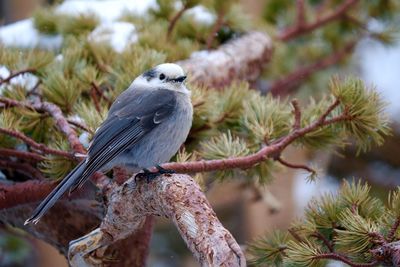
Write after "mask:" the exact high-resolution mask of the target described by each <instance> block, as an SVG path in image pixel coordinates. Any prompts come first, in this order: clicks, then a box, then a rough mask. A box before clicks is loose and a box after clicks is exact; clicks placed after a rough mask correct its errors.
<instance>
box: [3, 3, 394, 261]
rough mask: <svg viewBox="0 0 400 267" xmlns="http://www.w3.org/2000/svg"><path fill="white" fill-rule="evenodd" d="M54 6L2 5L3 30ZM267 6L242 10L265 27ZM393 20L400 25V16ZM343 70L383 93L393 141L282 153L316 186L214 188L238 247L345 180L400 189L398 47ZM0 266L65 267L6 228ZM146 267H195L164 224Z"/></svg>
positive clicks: (362, 48) (363, 52)
mask: <svg viewBox="0 0 400 267" xmlns="http://www.w3.org/2000/svg"><path fill="white" fill-rule="evenodd" d="M53 2H57V1H44V0H0V24H1V25H7V24H12V23H14V22H16V21H19V20H22V19H25V18H29V17H30V16H31V15H32V13H33V12H34V11H35V10H36V9H37V8H38V7H40V6H43V5H47V4H52V3H53ZM269 2H277V1H268V0H252V1H246V0H242V1H240V3H239V5H240V7H241V8H242V10H243V11H244V12H246V13H248V14H249V16H250V17H251V18H252V19H253V20H255V21H258V20H266V21H268V19H269V17H268V16H269V15H268V14H269V12H270V10H267V8H270V7H271V5H270V3H269ZM283 2H289V3H290V2H292V4H294V3H295V1H283ZM105 12H106V11H105ZM391 20H392V22H393V21H394V22H396V21H397V22H398V20H399V15H397V16H396V15H395V16H394V17H392V18H391ZM383 24H384V23H383V22H381V21H379V20H371V21H369V24H368V27H372V28H374V27H375V28H380V27H382V25H383ZM394 24H396V23H394ZM397 25H399V24H398V23H397ZM316 45H317V44H316ZM0 64H1V62H0ZM271 68H272V69H273V66H272V67H271V66H268V67H267V68H266V72H268V71H269V70H270V69H271ZM340 68H342V69H344V70H345V71H349V72H351V73H354V74H357V75H359V76H361V77H362V78H363V79H364V80H365V81H366V82H367V83H369V84H374V85H375V86H376V87H377V89H378V90H379V91H380V92H381V94H382V95H383V96H384V98H385V99H386V100H387V102H388V113H389V116H390V117H391V118H392V120H393V125H392V127H393V129H394V131H393V135H392V136H391V137H390V138H388V139H387V140H386V142H385V144H384V145H383V146H381V147H379V148H374V149H372V150H371V151H370V152H369V153H365V154H360V155H359V156H356V151H355V149H353V148H352V146H349V147H348V148H347V149H345V150H340V151H339V152H340V153H327V152H311V151H305V150H301V149H295V148H290V149H288V150H287V151H286V152H285V157H286V159H287V160H288V161H290V162H308V163H310V164H311V163H312V164H313V165H317V166H318V168H320V169H321V170H322V175H320V177H319V179H318V180H317V181H316V182H313V183H308V182H307V181H306V179H305V177H306V176H307V173H304V172H303V171H294V170H287V169H284V170H282V171H279V170H278V171H277V172H275V173H274V180H273V182H272V183H271V184H270V185H268V186H267V187H266V188H265V189H263V190H261V191H258V192H257V193H256V194H255V193H254V192H253V191H252V190H251V189H248V188H247V189H246V190H247V192H245V193H243V192H241V193H240V192H239V191H241V190H242V187H241V186H242V184H241V183H240V182H227V183H222V184H215V185H214V186H213V187H212V188H211V190H210V191H209V192H208V193H207V196H208V198H209V200H210V202H211V203H212V205H213V207H214V209H215V211H216V213H217V215H218V217H219V218H220V220H221V221H222V222H223V224H224V225H225V227H227V228H228V229H229V230H230V231H231V233H233V234H234V236H235V238H236V239H237V241H238V242H239V244H243V245H245V244H246V242H248V241H249V240H252V239H253V238H255V237H257V236H260V235H262V234H264V233H266V232H268V231H269V230H271V229H277V228H281V229H286V228H287V227H288V226H289V224H290V222H291V221H292V220H293V219H294V218H296V217H299V216H301V215H302V212H303V210H304V207H305V206H306V205H307V202H308V201H309V200H310V199H311V198H312V197H315V196H318V195H321V194H323V193H325V192H334V191H336V190H337V189H338V188H339V186H340V182H341V179H343V177H347V178H351V177H356V178H358V177H362V179H365V180H367V181H368V182H369V183H370V184H371V185H372V186H373V189H374V190H373V194H375V195H377V196H382V197H383V198H385V197H386V195H387V192H388V190H390V189H393V188H395V187H397V186H399V185H400V156H399V154H398V153H399V151H400V127H399V120H400V119H399V118H400V90H399V88H398V84H399V82H398V78H399V77H400V44H399V39H395V40H393V43H392V44H391V45H390V46H387V45H384V44H382V43H380V42H378V41H376V40H373V39H371V38H364V39H363V40H361V41H360V42H358V43H357V46H356V48H355V50H354V52H353V53H352V54H351V55H350V57H349V59H348V60H347V61H345V62H342V63H341V65H340ZM335 71H337V69H333V70H329V69H328V70H326V73H327V74H326V75H330V74H331V73H334V72H335ZM323 75H325V74H323ZM317 76H318V75H317ZM268 79H269V78H268V75H266V77H265V78H264V77H262V78H261V79H260V84H259V89H260V90H268V86H267V85H268ZM266 84H267V85H266ZM316 84H318V81H317V78H315V77H311V78H309V79H308V80H307V82H305V83H304V84H303V85H302V86H301V87H302V88H301V89H300V90H298V91H297V92H296V94H297V96H298V97H300V98H303V99H307V97H309V95H311V94H313V93H314V91H310V90H309V89H308V88H307V86H308V85H310V87H314V88H315V87H316ZM260 195H261V197H260ZM257 196H258V197H257ZM260 199H261V200H260ZM0 266H27V267H29V266H43V267H53V266H60V267H62V266H67V263H66V262H65V259H64V257H63V256H61V255H60V254H59V253H58V252H57V251H56V250H55V249H54V248H52V247H51V246H49V245H47V244H45V243H44V242H42V241H39V240H36V239H33V238H31V237H29V236H27V235H26V234H25V233H24V232H22V231H19V230H16V229H14V228H11V227H9V226H3V227H1V229H0ZM149 266H160V267H161V266H197V265H196V263H194V262H193V259H192V256H191V255H190V254H189V252H188V250H187V249H186V247H185V244H184V243H183V241H182V240H181V238H180V236H179V234H178V232H177V230H176V229H175V228H174V227H173V226H172V225H171V224H170V223H169V222H168V221H167V220H163V219H159V220H158V223H157V227H156V231H155V232H154V235H153V238H152V245H151V257H150V263H149Z"/></svg>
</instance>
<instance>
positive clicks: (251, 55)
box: [177, 32, 272, 87]
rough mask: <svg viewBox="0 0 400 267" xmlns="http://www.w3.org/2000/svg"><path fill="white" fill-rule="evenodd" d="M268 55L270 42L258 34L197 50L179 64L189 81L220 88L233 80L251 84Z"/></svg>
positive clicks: (264, 36)
mask: <svg viewBox="0 0 400 267" xmlns="http://www.w3.org/2000/svg"><path fill="white" fill-rule="evenodd" d="M271 55H272V41H271V39H270V37H269V36H267V35H265V34H264V33H261V32H250V33H247V34H245V35H243V36H241V37H240V38H237V39H235V40H233V41H231V42H228V43H227V44H224V45H222V46H220V47H219V48H218V49H217V50H213V51H199V52H196V53H194V54H193V55H192V56H191V57H190V58H189V59H187V60H183V61H179V62H177V64H179V65H181V66H182V67H183V68H184V69H185V70H186V71H187V72H188V73H189V75H188V76H189V77H190V80H191V81H193V82H195V83H200V84H204V85H206V86H213V87H223V86H226V85H228V84H230V83H231V82H232V81H233V80H246V81H249V82H254V81H256V79H257V78H258V77H259V76H260V74H261V72H262V70H263V67H264V66H265V64H266V63H267V62H268V61H269V60H270V58H271Z"/></svg>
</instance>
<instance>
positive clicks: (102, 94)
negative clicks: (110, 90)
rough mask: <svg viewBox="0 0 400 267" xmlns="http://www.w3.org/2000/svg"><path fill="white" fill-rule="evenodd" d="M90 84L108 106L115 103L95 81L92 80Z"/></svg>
mask: <svg viewBox="0 0 400 267" xmlns="http://www.w3.org/2000/svg"><path fill="white" fill-rule="evenodd" d="M90 85H91V86H92V88H93V89H94V90H95V91H96V92H97V93H98V94H99V96H100V97H101V98H103V99H104V100H105V101H106V102H107V104H108V106H109V107H110V106H111V105H112V103H113V102H112V101H111V99H110V98H109V97H108V96H106V95H105V94H104V92H103V91H102V90H101V89H100V88H99V86H98V85H97V84H96V83H95V82H91V83H90Z"/></svg>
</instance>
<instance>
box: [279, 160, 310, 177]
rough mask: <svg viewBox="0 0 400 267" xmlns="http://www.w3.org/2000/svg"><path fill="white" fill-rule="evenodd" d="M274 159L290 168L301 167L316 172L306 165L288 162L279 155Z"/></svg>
mask: <svg viewBox="0 0 400 267" xmlns="http://www.w3.org/2000/svg"><path fill="white" fill-rule="evenodd" d="M275 160H276V161H278V162H279V163H280V164H282V165H284V166H286V167H288V168H291V169H303V170H306V171H308V172H310V173H316V171H315V170H314V169H312V168H310V167H308V166H306V165H302V164H294V163H290V162H287V161H285V160H284V159H282V158H281V157H278V158H276V159H275Z"/></svg>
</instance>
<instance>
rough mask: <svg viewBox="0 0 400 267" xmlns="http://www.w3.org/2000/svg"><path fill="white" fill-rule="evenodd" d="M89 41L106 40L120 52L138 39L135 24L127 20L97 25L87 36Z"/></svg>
mask: <svg viewBox="0 0 400 267" xmlns="http://www.w3.org/2000/svg"><path fill="white" fill-rule="evenodd" d="M88 38H89V41H91V42H106V43H109V44H110V45H111V46H112V48H113V49H114V50H115V51H117V52H119V53H121V52H122V51H124V49H125V48H126V47H127V46H128V45H130V44H132V43H135V42H136V41H137V40H138V36H137V33H136V29H135V26H134V25H133V24H131V23H128V22H121V21H117V22H105V23H102V24H100V25H99V26H97V27H96V28H95V29H94V30H93V32H91V33H90V34H89V36H88Z"/></svg>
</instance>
